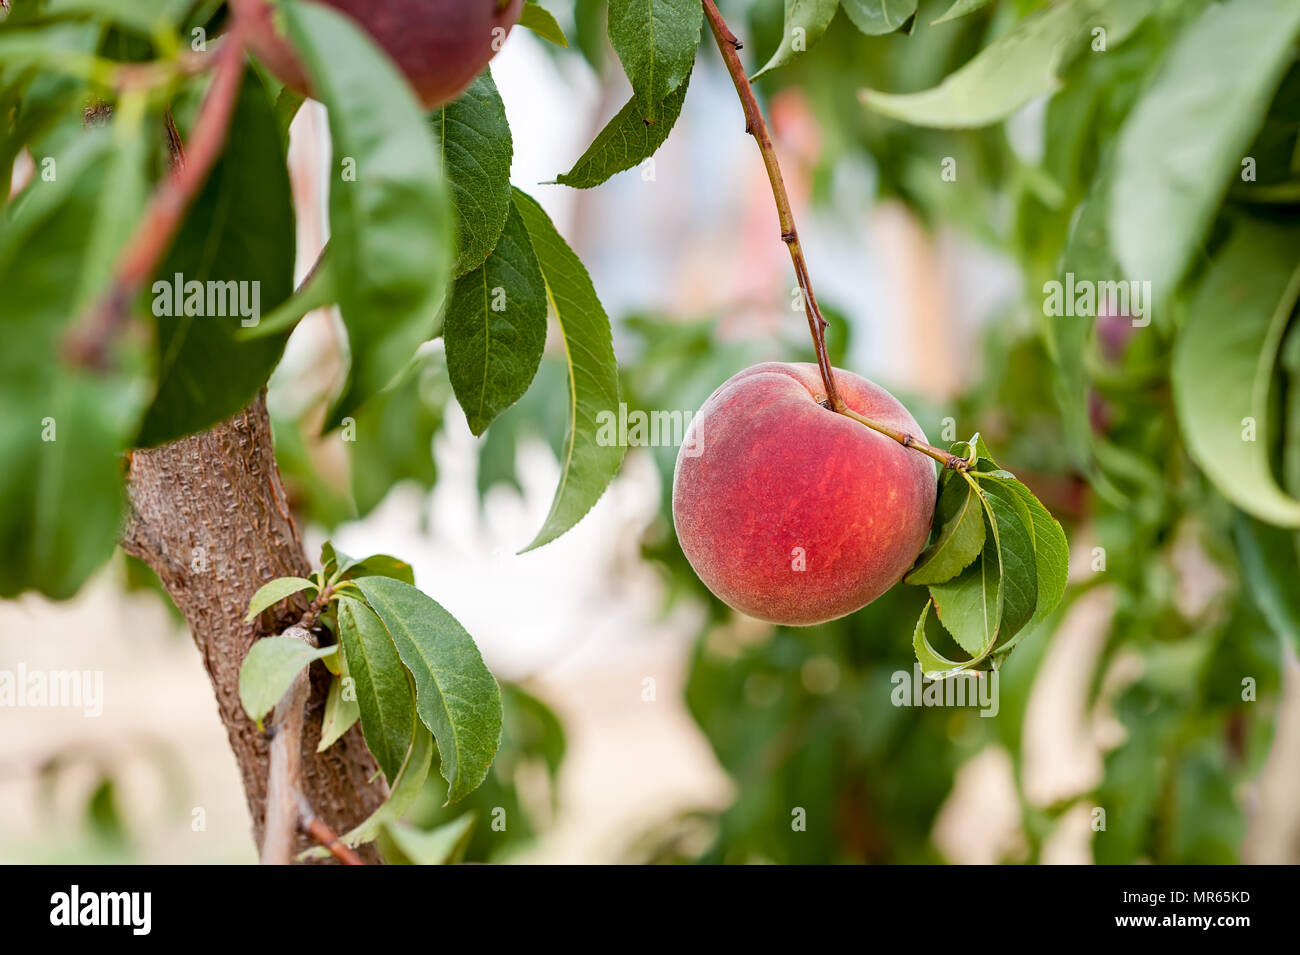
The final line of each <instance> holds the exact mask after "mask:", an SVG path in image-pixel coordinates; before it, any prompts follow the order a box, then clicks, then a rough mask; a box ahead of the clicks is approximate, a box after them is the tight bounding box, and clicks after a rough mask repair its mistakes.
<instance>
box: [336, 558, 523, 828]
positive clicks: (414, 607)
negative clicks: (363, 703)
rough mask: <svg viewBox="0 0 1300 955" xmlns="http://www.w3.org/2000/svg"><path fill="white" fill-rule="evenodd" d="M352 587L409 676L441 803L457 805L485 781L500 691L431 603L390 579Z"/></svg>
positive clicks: (466, 638) (460, 633)
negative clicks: (441, 788) (433, 749)
mask: <svg viewBox="0 0 1300 955" xmlns="http://www.w3.org/2000/svg"><path fill="white" fill-rule="evenodd" d="M356 584H357V586H358V587H359V588H360V589H361V592H362V593H363V594H364V595H365V597H366V602H367V603H368V604H369V605H370V608H371V609H372V610H374V612H375V614H376V615H378V617H379V619H380V620H382V621H383V622H384V627H385V628H386V629H387V630H388V633H389V635H390V636H391V637H392V638H393V643H394V644H395V645H396V647H397V652H398V654H399V655H400V656H401V658H402V663H404V664H405V665H406V668H407V669H408V670H409V671H410V672H411V676H412V678H413V679H414V681H415V708H416V712H417V713H418V714H419V716H420V719H421V721H422V722H423V723H424V725H425V726H427V727H429V729H430V730H431V731H432V732H433V735H434V737H435V738H436V739H437V741H438V753H439V756H440V757H441V770H442V776H443V778H444V779H446V780H447V802H448V803H449V804H450V803H454V802H459V801H460V800H461V799H463V798H464V797H465V796H467V795H468V794H469V793H471V792H473V791H474V790H475V789H476V788H477V787H478V785H479V783H481V782H482V781H483V780H484V779H485V778H486V777H487V774H488V769H489V768H490V767H491V765H492V758H493V757H494V756H495V755H496V751H497V747H498V746H500V745H501V688H500V687H499V686H498V685H497V681H496V678H495V677H494V676H492V672H491V671H490V670H489V669H488V668H487V666H485V665H484V663H483V657H482V655H481V654H480V653H479V651H478V647H477V646H475V645H474V639H473V638H472V637H471V636H470V635H469V634H468V633H466V632H465V628H464V627H462V626H461V625H460V623H459V622H458V621H457V620H456V618H455V617H453V616H452V615H451V614H449V613H447V611H446V610H444V609H443V608H442V606H441V605H440V604H438V602H437V601H435V600H434V599H433V598H432V597H429V596H427V595H425V594H423V593H421V592H420V591H418V590H416V589H415V588H414V587H412V586H411V585H410V584H406V583H403V582H402V581H400V580H393V579H392V578H390V577H361V578H358V579H357V581H356ZM362 720H363V724H364V720H365V715H364V710H363V711H362Z"/></svg>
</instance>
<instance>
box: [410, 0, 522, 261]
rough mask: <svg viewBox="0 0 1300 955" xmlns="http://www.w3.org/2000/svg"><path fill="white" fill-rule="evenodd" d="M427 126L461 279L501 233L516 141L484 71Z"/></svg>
mask: <svg viewBox="0 0 1300 955" xmlns="http://www.w3.org/2000/svg"><path fill="white" fill-rule="evenodd" d="M528 6H531V5H526V6H525V8H524V9H528ZM429 121H430V123H431V124H432V128H433V138H434V141H435V142H436V143H437V144H438V148H439V150H440V152H441V153H442V165H443V169H444V170H445V171H446V174H447V182H448V185H449V186H450V188H451V199H452V204H453V205H454V206H455V209H456V238H457V250H456V264H455V267H454V269H453V274H455V275H457V276H461V275H464V274H465V273H466V272H469V271H471V270H472V269H476V268H478V267H479V266H480V265H482V264H483V260H484V259H486V258H487V257H488V253H489V252H491V251H492V249H493V248H494V247H495V246H496V244H497V238H498V237H499V236H500V235H501V230H502V229H503V228H504V227H505V224H506V215H507V214H508V213H509V212H510V162H511V159H512V158H513V157H514V141H513V140H512V139H511V137H510V124H509V123H508V122H506V107H505V103H503V102H502V101H501V94H500V93H498V92H497V87H496V83H494V82H493V81H492V74H491V73H490V72H489V71H488V70H484V71H483V72H482V73H480V74H479V75H478V78H477V79H475V80H474V82H473V83H471V84H470V87H469V89H467V90H466V91H465V92H464V93H462V94H461V95H460V97H459V98H458V99H455V100H453V101H452V102H450V103H448V104H447V105H446V106H443V107H441V108H439V109H436V110H434V111H433V112H432V113H431V114H430V115H429Z"/></svg>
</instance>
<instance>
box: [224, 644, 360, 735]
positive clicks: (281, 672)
mask: <svg viewBox="0 0 1300 955" xmlns="http://www.w3.org/2000/svg"><path fill="white" fill-rule="evenodd" d="M337 649H338V647H313V646H312V645H311V644H309V643H305V642H303V641H302V640H299V639H298V638H297V637H263V638H262V639H261V640H258V641H257V642H256V643H254V644H253V646H252V647H251V648H249V651H248V656H246V657H244V662H243V664H241V665H240V667H239V702H240V703H241V704H243V707H244V712H245V713H247V714H248V716H249V719H251V720H253V721H254V722H255V723H257V726H258V729H261V727H262V718H263V717H264V716H266V714H267V713H270V712H271V710H273V709H275V704H277V703H279V702H280V698H281V697H283V696H284V694H285V693H287V692H288V691H289V686H290V684H292V683H293V678H294V677H296V676H297V675H298V674H299V672H301V671H302V668H303V667H305V666H307V665H308V664H309V663H311V661H313V660H319V659H321V658H323V657H327V656H329V655H330V654H331V653H334V652H335V651H336V650H337Z"/></svg>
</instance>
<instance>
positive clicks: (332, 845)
mask: <svg viewBox="0 0 1300 955" xmlns="http://www.w3.org/2000/svg"><path fill="white" fill-rule="evenodd" d="M298 826H299V828H301V829H302V831H303V832H305V833H306V834H307V835H309V836H311V837H312V838H313V839H315V840H316V841H317V842H319V843H320V844H321V845H322V846H324V847H325V848H326V849H328V850H329V854H330V855H332V856H333V857H334V858H336V859H338V860H339V861H340V862H342V863H343V864H344V865H365V863H364V862H362V861H361V857H360V856H359V855H357V854H356V853H355V852H353V851H352V850H351V849H350V848H348V847H347V846H346V845H344V844H343V840H341V839H340V838H339V837H338V833H336V832H335V831H334V830H333V829H331V828H330V827H329V826H328V825H326V824H325V820H323V819H321V818H320V816H318V815H316V812H315V810H313V809H312V808H311V803H309V802H308V801H307V799H306V797H305V796H303V794H302V793H298Z"/></svg>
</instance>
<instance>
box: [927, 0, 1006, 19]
mask: <svg viewBox="0 0 1300 955" xmlns="http://www.w3.org/2000/svg"><path fill="white" fill-rule="evenodd" d="M992 2H993V0H956V2H954V3H953V5H952V6H951V7H949V8H948V9H947V11H946V12H945V13H944V14H943V16H941V17H939V19H937V20H931V21H930V22H931V24H935V23H947V22H948V21H949V20H956V19H957V18H958V17H964V16H966V15H967V14H968V13H974V12H975V11H976V10H979V9H981V8H982V7H987V6H988V5H989V4H990V3H992Z"/></svg>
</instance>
